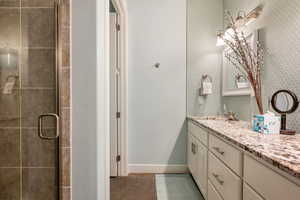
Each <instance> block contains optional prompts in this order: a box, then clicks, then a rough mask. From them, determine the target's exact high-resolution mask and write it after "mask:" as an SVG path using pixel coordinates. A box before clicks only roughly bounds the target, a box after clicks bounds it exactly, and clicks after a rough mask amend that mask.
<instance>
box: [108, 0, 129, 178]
mask: <svg viewBox="0 0 300 200" xmlns="http://www.w3.org/2000/svg"><path fill="white" fill-rule="evenodd" d="M126 28H127V23H126V14H125V8H124V5H123V3H122V2H121V1H116V0H111V1H110V13H109V37H110V40H109V46H110V51H109V53H110V56H109V61H110V63H109V73H110V81H109V82H110V87H109V88H110V91H109V92H110V177H118V176H127V49H126V48H127V43H126V41H127V38H126Z"/></svg>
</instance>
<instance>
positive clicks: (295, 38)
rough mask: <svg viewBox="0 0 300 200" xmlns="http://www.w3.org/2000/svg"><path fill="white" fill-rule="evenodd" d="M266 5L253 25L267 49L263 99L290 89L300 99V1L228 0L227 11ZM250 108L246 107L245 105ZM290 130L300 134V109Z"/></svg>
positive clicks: (294, 116)
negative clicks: (280, 90) (261, 4)
mask: <svg viewBox="0 0 300 200" xmlns="http://www.w3.org/2000/svg"><path fill="white" fill-rule="evenodd" d="M259 3H264V4H265V7H264V12H263V15H262V16H261V17H260V18H259V20H257V21H256V22H255V23H254V24H253V25H251V26H252V27H251V28H252V29H258V30H259V40H260V41H261V42H262V44H263V45H264V47H265V49H266V55H265V68H264V70H263V99H264V103H265V105H266V106H265V108H266V109H267V105H268V98H269V97H271V96H272V94H273V93H274V92H276V91H277V90H279V89H289V90H291V91H293V92H295V93H296V94H297V96H298V97H299V98H300V1H299V0H261V1H258V0H256V1H251V2H249V1H248V0H239V1H237V0H224V9H226V10H232V11H233V12H236V11H237V9H239V10H246V11H249V10H251V9H253V8H254V7H255V6H256V5H258V4H259ZM245 106H246V105H245ZM288 128H292V129H296V130H297V131H298V132H299V133H300V109H298V110H297V112H295V113H293V114H291V115H289V116H288Z"/></svg>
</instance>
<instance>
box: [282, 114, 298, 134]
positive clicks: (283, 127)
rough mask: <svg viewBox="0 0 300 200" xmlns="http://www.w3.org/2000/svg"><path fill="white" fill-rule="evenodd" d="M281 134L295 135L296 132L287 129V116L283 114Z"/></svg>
mask: <svg viewBox="0 0 300 200" xmlns="http://www.w3.org/2000/svg"><path fill="white" fill-rule="evenodd" d="M280 134H282V135H295V134H296V131H295V130H288V129H286V114H281V130H280Z"/></svg>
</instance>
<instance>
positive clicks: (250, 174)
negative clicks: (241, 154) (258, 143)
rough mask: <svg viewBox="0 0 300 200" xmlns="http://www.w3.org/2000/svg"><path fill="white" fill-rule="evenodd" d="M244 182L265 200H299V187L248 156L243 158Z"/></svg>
mask: <svg viewBox="0 0 300 200" xmlns="http://www.w3.org/2000/svg"><path fill="white" fill-rule="evenodd" d="M244 180H245V181H246V182H247V183H248V184H249V185H250V186H251V187H252V188H254V189H255V190H256V191H257V192H258V193H259V194H260V195H261V196H262V197H263V198H264V199H266V200H283V199H288V200H299V199H300V187H299V186H298V185H296V184H294V183H292V182H290V181H289V180H288V179H286V178H285V177H283V176H281V175H280V174H277V173H276V172H275V171H273V170H271V169H269V168H268V167H266V166H264V165H263V164H261V163H259V162H258V161H256V160H254V159H253V158H251V157H249V156H245V158H244Z"/></svg>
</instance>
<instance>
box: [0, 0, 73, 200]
mask: <svg viewBox="0 0 300 200" xmlns="http://www.w3.org/2000/svg"><path fill="white" fill-rule="evenodd" d="M61 1H62V5H61V7H60V20H59V21H60V29H59V31H60V35H61V38H60V51H59V56H60V67H59V77H60V79H59V82H60V84H59V85H60V98H59V99H60V116H61V130H60V132H61V139H60V145H59V146H60V161H61V162H60V164H61V166H60V171H61V177H60V183H61V184H60V191H61V193H60V194H61V199H63V200H65V199H66V200H68V199H71V196H70V194H71V193H70V192H71V181H70V180H71V177H70V174H71V160H70V154H71V136H70V135H71V134H70V133H71V125H70V116H71V115H70V113H71V104H70V102H71V99H70V83H71V77H70V74H71V73H70V70H71V67H70V66H71V64H70V37H69V35H70V2H69V0H61ZM53 3H54V0H0V26H1V30H0V48H1V49H3V48H4V46H8V47H9V48H11V49H13V51H15V52H13V54H12V55H17V56H16V57H17V60H16V61H15V63H14V64H13V65H14V66H13V67H12V68H6V69H2V68H1V71H0V89H1V95H0V153H1V154H0V199H1V200H19V199H23V200H37V199H49V200H52V199H53V200H54V199H56V196H55V192H54V191H55V180H54V179H55V174H54V173H55V170H54V167H55V142H54V141H46V140H41V139H39V138H38V136H37V116H38V115H40V114H44V113H48V112H55V100H56V98H55V79H54V77H55V68H54V66H55V65H54V55H55V43H54V41H55V40H54V38H55V35H54V33H55V31H54V9H53ZM1 64H2V63H1ZM8 74H9V75H15V76H16V77H17V79H16V84H15V87H14V90H13V92H12V93H11V94H7V95H3V94H2V90H3V86H4V84H5V81H6V77H7V76H8ZM49 125H51V124H49ZM47 131H48V132H49V133H51V132H52V131H53V127H51V126H49V128H47Z"/></svg>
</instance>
